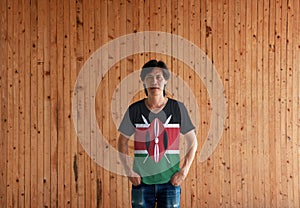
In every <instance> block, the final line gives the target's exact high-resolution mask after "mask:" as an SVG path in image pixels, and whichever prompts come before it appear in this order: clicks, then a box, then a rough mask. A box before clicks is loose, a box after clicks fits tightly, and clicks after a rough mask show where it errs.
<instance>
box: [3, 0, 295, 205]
mask: <svg viewBox="0 0 300 208" xmlns="http://www.w3.org/2000/svg"><path fill="white" fill-rule="evenodd" d="M148 30H150V31H164V32H168V33H173V34H176V35H180V36H182V37H184V38H185V39H188V40H190V41H191V42H193V43H194V44H195V45H197V46H198V47H200V48H201V49H202V50H203V51H204V52H205V53H206V54H207V56H208V57H209V58H210V59H211V60H212V61H213V63H214V65H215V67H216V69H217V71H218V73H219V74H220V77H221V80H222V82H223V85H224V88H225V96H226V101H227V106H226V110H227V117H226V122H225V126H224V132H223V135H222V138H221V141H220V143H219V145H218V147H217V149H216V150H215V151H214V153H213V155H211V156H210V157H209V159H208V160H206V161H205V162H200V161H199V157H198V156H199V152H200V149H201V145H202V144H203V142H204V140H205V139H206V135H207V131H208V129H209V125H210V123H211V120H210V113H211V106H210V100H209V97H208V95H207V90H206V88H205V86H204V85H203V83H202V81H201V80H200V78H199V76H197V74H195V73H194V71H193V70H192V69H191V68H190V67H188V66H186V65H185V64H184V63H182V62H181V61H179V60H177V59H175V58H172V57H170V56H165V55H161V54H159V53H141V54H137V55H132V56H129V57H127V58H126V59H123V60H121V61H120V62H118V63H117V64H115V65H114V66H113V68H111V70H109V73H107V74H104V75H102V76H103V77H102V78H103V81H102V82H101V85H100V86H99V89H98V91H97V98H96V100H97V106H96V108H97V118H98V124H99V127H100V128H101V129H102V131H103V134H104V135H105V137H106V138H109V143H110V144H111V145H112V146H114V147H116V143H117V136H118V132H117V129H116V126H114V125H113V122H112V118H111V115H110V113H111V112H110V110H109V107H110V102H111V99H110V98H111V97H112V93H113V92H114V91H113V90H114V88H115V86H117V85H118V83H120V80H122V79H123V78H124V77H125V76H126V75H128V74H130V73H131V72H133V71H135V70H138V69H139V68H140V67H141V66H142V64H143V63H144V62H145V61H147V60H148V59H150V58H157V59H164V60H165V61H166V62H167V64H168V65H169V66H171V67H170V68H171V71H172V72H173V73H174V74H176V75H177V76H179V77H182V79H184V80H185V81H186V82H187V83H188V84H189V86H190V88H191V89H192V90H193V92H194V95H195V96H196V99H197V103H198V107H199V109H200V110H199V114H200V115H199V116H200V123H199V126H198V128H199V130H198V132H197V133H198V142H199V148H198V153H197V156H196V159H195V161H194V163H193V166H192V168H191V170H190V173H189V175H188V178H187V179H186V180H185V183H184V184H182V196H181V200H182V207H300V174H299V173H300V2H299V0H236V1H234V0H213V1H210V0H199V1H197V0H174V1H173V0H166V1H164V0H152V1H150V0H101V1H100V0H99V1H97V0H76V1H75V0H70V1H67V0H48V1H46V0H31V1H30V0H1V1H0V31H1V33H0V34H1V36H0V38H1V39H0V91H1V99H0V115H1V122H0V138H1V139H0V141H1V143H0V152H1V156H0V157H1V160H0V207H64V206H65V207H129V205H130V187H131V186H130V183H129V182H128V180H127V178H126V177H123V176H120V175H117V174H114V173H110V172H109V171H107V170H105V169H103V168H102V167H101V166H99V165H97V163H95V162H94V161H93V160H92V159H91V158H90V157H89V156H88V155H87V154H86V152H85V151H84V149H83V147H82V145H81V144H80V143H79V141H78V139H77V136H76V133H75V130H74V126H73V122H72V109H71V99H72V93H73V89H74V85H75V81H76V78H77V75H78V73H79V71H80V69H81V67H82V66H83V64H84V62H85V61H86V60H87V59H88V57H89V56H90V55H91V54H92V53H93V52H94V51H95V50H97V49H98V48H100V47H101V46H102V45H103V44H105V43H107V42H108V41H110V40H113V39H115V38H118V37H119V36H121V35H126V34H129V33H133V32H140V31H148ZM192 56H193V55H191V57H192ZM192 58H193V57H192ZM175 88H176V86H175ZM176 93H177V94H176ZM178 93H180V90H179V92H173V94H171V95H170V96H173V97H176V95H178ZM141 97H143V93H142V92H141V93H139V94H137V95H135V97H134V99H133V100H136V99H139V98H141ZM184 102H185V103H186V105H187V106H190V105H189V102H190V100H185V101H184ZM190 110H191V109H190ZM87 136H89V135H87ZM108 158H109V156H108Z"/></svg>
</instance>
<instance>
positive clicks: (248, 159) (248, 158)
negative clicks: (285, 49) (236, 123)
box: [243, 1, 254, 206]
mask: <svg viewBox="0 0 300 208" xmlns="http://www.w3.org/2000/svg"><path fill="white" fill-rule="evenodd" d="M251 2H252V1H247V2H246V8H247V10H246V34H245V40H246V51H245V53H246V57H245V82H246V88H245V96H246V103H245V105H246V112H245V115H246V118H247V120H246V123H245V128H246V138H252V129H251V128H249V126H251V123H252V119H251V110H252V109H251V87H252V86H251V72H252V67H251V60H252V50H251V49H252V45H251V40H252V37H253V35H252V31H251V14H252V6H251ZM246 147H247V148H246V150H245V151H246V152H245V158H244V161H243V163H244V164H245V171H246V172H245V176H244V177H245V181H246V183H247V182H249V186H247V187H246V196H245V197H247V199H248V202H249V204H248V205H249V206H253V200H252V199H253V185H252V181H253V180H252V178H253V173H252V171H251V169H252V164H253V163H254V161H253V159H252V151H251V149H252V140H250V139H247V142H246Z"/></svg>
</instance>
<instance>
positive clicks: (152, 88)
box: [150, 87, 159, 90]
mask: <svg viewBox="0 0 300 208" xmlns="http://www.w3.org/2000/svg"><path fill="white" fill-rule="evenodd" d="M150 89H151V90H156V89H159V87H150Z"/></svg>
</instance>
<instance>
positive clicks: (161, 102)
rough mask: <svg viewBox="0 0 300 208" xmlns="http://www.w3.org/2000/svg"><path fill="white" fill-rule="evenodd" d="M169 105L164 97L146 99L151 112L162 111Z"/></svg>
mask: <svg viewBox="0 0 300 208" xmlns="http://www.w3.org/2000/svg"><path fill="white" fill-rule="evenodd" d="M166 103H167V98H166V97H164V96H149V97H148V98H147V99H146V105H147V107H148V108H149V109H150V110H151V111H160V110H161V109H162V108H163V107H164V106H165V105H166Z"/></svg>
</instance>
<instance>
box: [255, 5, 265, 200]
mask: <svg viewBox="0 0 300 208" xmlns="http://www.w3.org/2000/svg"><path fill="white" fill-rule="evenodd" d="M256 22H257V34H256V36H257V38H256V40H257V55H256V56H257V73H256V76H257V111H256V112H257V113H256V114H257V115H260V116H258V117H257V119H256V120H257V122H256V123H257V128H256V131H257V148H258V158H259V163H258V192H256V194H257V196H258V198H257V200H256V201H257V203H256V204H257V206H264V204H265V203H264V200H265V198H264V192H265V190H264V177H263V175H264V165H265V164H264V160H263V158H264V149H263V148H264V135H263V129H264V128H265V127H264V124H265V122H264V120H263V116H262V115H263V112H264V110H263V91H264V90H265V87H264V85H263V1H262V0H258V1H257V20H256ZM256 201H255V202H256ZM256 204H255V203H254V206H256Z"/></svg>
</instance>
